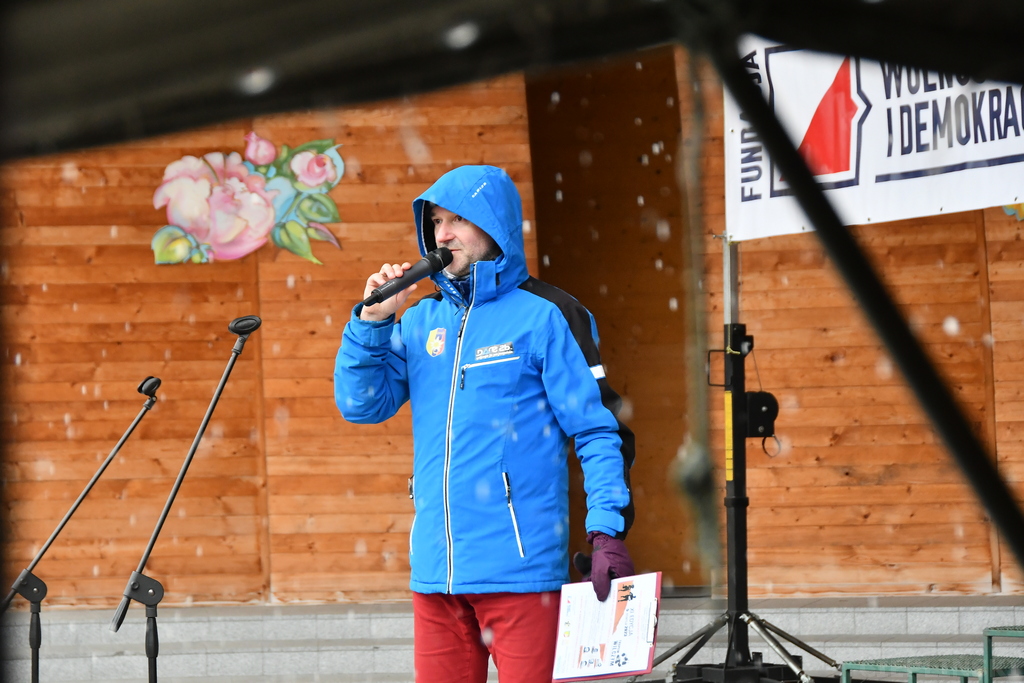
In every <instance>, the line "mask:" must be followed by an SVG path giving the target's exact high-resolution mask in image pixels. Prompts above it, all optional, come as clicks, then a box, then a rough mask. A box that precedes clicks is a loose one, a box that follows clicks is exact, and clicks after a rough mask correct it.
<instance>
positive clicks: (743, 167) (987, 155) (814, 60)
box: [725, 37, 1024, 240]
mask: <svg viewBox="0 0 1024 683" xmlns="http://www.w3.org/2000/svg"><path fill="white" fill-rule="evenodd" d="M741 50H742V52H741V54H744V55H746V56H745V58H744V63H745V65H746V68H747V73H748V74H749V75H750V77H751V79H752V80H753V81H754V83H756V84H758V85H759V86H760V88H761V92H762V93H763V94H764V96H765V98H766V99H767V101H768V103H769V106H770V107H771V108H772V109H773V110H774V111H775V114H776V116H778V118H779V120H780V121H781V122H782V125H783V127H784V128H785V129H786V130H787V132H788V133H789V135H790V138H791V139H792V140H793V142H794V144H796V145H797V148H798V149H799V150H800V152H801V154H802V155H803V157H804V159H806V160H807V162H808V165H809V166H810V168H811V171H812V173H814V174H815V177H816V179H817V181H818V183H819V184H820V185H821V186H822V188H823V189H824V190H825V194H826V196H827V197H828V198H829V201H831V202H832V205H833V206H834V207H835V208H836V211H837V212H838V213H839V217H840V219H841V220H842V221H843V223H845V224H846V225H857V224H862V223H878V222H882V221H892V220H900V219H903V218H914V217H917V216H930V215H935V214H941V213H951V212H954V211H968V210H971V209H980V208H985V207H990V206H1001V205H1007V204H1016V203H1019V202H1021V201H1024V200H1022V199H1021V197H1024V92H1022V88H1021V86H1020V85H1011V84H1007V83H995V82H988V81H981V80H976V79H973V78H967V77H964V76H958V75H956V74H940V73H937V72H935V71H924V70H921V69H917V68H908V67H904V66H902V65H897V64H887V63H882V64H880V63H878V62H872V61H868V60H864V59H858V58H856V57H843V56H840V55H827V54H822V53H818V52H811V51H808V50H799V49H793V48H789V47H786V46H783V45H778V44H775V43H769V42H767V41H765V40H763V39H761V38H756V37H748V38H745V39H744V40H743V42H742V43H741ZM725 192H726V201H725V217H726V221H725V223H726V231H727V232H728V234H729V238H730V239H731V240H748V239H754V238H757V237H768V236H771V235H786V234H791V233H797V232H802V231H805V230H810V229H812V226H811V225H810V222H809V220H808V219H807V217H806V216H805V215H804V213H803V210H801V209H800V207H799V205H798V204H797V202H796V199H795V198H794V197H793V195H792V191H791V190H790V188H789V187H788V185H787V184H786V179H785V178H783V177H781V175H780V173H779V170H778V169H777V168H776V167H775V165H774V164H773V163H772V160H771V158H770V157H769V155H768V154H767V152H766V150H765V149H764V146H763V144H762V143H761V141H760V138H759V137H758V134H757V131H755V130H754V127H753V126H752V125H751V124H750V123H749V122H748V121H745V120H744V116H743V113H742V112H741V111H740V110H739V109H738V107H737V106H736V103H735V102H734V101H733V99H732V97H731V96H730V95H729V94H728V93H726V95H725Z"/></svg>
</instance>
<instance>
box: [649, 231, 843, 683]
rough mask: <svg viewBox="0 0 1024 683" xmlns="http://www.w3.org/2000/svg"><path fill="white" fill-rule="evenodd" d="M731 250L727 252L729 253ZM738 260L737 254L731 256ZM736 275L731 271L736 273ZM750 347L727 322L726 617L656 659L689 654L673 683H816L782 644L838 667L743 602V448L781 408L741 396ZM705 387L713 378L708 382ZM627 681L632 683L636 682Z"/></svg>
mask: <svg viewBox="0 0 1024 683" xmlns="http://www.w3.org/2000/svg"><path fill="white" fill-rule="evenodd" d="M726 248H727V249H729V246H728V245H727V247H726ZM733 256H735V253H733ZM726 258H727V259H728V258H729V255H728V254H727V255H726ZM733 272H735V269H734V268H733ZM753 349H754V338H753V337H752V336H750V335H748V334H747V328H746V325H742V324H739V323H726V325H725V349H724V351H723V353H724V363H723V365H724V374H725V380H724V383H723V384H722V385H719V386H722V387H723V388H724V389H725V509H726V533H727V539H728V541H727V542H728V545H727V548H726V561H727V563H728V566H727V570H728V575H727V588H728V604H727V609H726V612H725V613H724V614H722V615H721V616H719V617H718V618H717V619H715V620H714V621H712V622H711V623H709V624H708V625H707V626H705V627H704V628H702V629H700V630H699V631H697V632H695V633H693V634H691V635H690V636H689V637H687V638H685V639H684V640H682V641H680V642H679V643H677V644H676V645H674V646H673V647H671V648H670V649H669V650H667V651H666V652H664V653H662V654H661V655H659V656H658V657H657V658H655V660H654V666H658V665H659V664H662V663H663V662H665V661H668V660H669V659H670V658H672V657H673V656H674V655H676V654H677V653H678V652H679V651H681V650H682V649H683V648H686V647H687V646H689V649H688V650H687V651H686V653H685V654H684V655H683V656H682V657H681V658H680V659H679V661H678V662H676V664H675V665H674V667H673V668H674V672H673V675H672V679H671V680H672V681H675V682H677V683H701V682H708V683H758V682H759V681H761V680H763V679H767V680H772V681H799V683H813V679H812V677H811V676H810V675H808V674H807V673H806V672H805V671H804V669H803V661H802V657H801V656H798V655H792V654H790V653H789V652H788V651H787V650H786V648H785V647H784V646H783V645H782V643H781V642H779V639H780V638H781V639H782V640H785V641H787V642H789V643H790V644H792V645H794V646H796V647H798V648H800V649H801V650H803V651H804V652H806V653H808V654H811V655H813V656H815V657H817V658H818V659H820V660H821V661H823V662H825V663H826V664H828V665H829V666H831V667H833V668H835V669H837V670H838V669H839V668H840V664H839V662H837V661H835V660H834V659H832V658H830V657H828V656H827V655H825V654H823V653H821V652H819V651H818V650H816V649H814V648H813V647H811V646H810V645H808V644H807V643H805V642H803V641H801V640H800V639H798V638H796V637H795V636H793V635H790V634H789V633H786V632H785V631H783V630H782V629H780V628H779V627H778V626H775V625H774V624H772V623H770V622H768V621H765V620H764V619H762V618H761V617H759V616H757V615H756V614H754V613H753V612H751V611H750V609H749V604H748V600H747V506H748V505H749V503H750V501H749V499H748V498H747V490H746V486H747V472H746V468H747V450H746V440H747V439H748V438H756V437H762V438H767V437H772V436H775V418H776V417H778V414H779V404H778V401H776V400H775V397H774V396H772V395H771V394H770V393H767V392H764V391H749V392H748V391H747V390H746V372H745V367H744V362H745V360H746V357H747V355H749V354H750V352H751V351H753ZM709 381H710V380H709ZM724 627H728V633H729V638H728V645H727V647H726V655H725V660H724V662H722V663H721V664H712V665H698V664H689V661H690V660H691V659H692V658H693V656H694V655H696V654H697V652H699V651H700V650H701V648H703V647H704V646H705V645H707V644H708V642H709V641H710V640H711V638H712V637H713V636H714V635H715V634H716V633H718V632H719V631H720V630H721V629H722V628H724ZM748 629H750V630H753V631H754V632H755V633H756V634H757V635H758V636H759V637H760V638H761V639H762V640H763V641H764V642H765V643H766V644H767V645H768V647H770V648H771V649H772V650H773V651H774V652H775V653H776V654H777V655H778V656H779V658H780V659H782V661H783V662H784V664H766V663H765V662H764V661H763V660H762V659H761V657H760V655H759V654H757V653H755V655H754V656H751V653H750V639H749V635H750V634H749V632H748ZM631 680H634V681H635V680H636V678H635V677H634V678H633V679H631Z"/></svg>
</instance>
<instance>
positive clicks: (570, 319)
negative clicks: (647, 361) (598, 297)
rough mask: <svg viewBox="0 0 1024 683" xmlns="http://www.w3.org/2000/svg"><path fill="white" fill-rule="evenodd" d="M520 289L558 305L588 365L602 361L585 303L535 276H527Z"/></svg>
mask: <svg viewBox="0 0 1024 683" xmlns="http://www.w3.org/2000/svg"><path fill="white" fill-rule="evenodd" d="M519 289H522V290H524V291H527V292H530V293H531V294H534V295H536V296H539V297H540V298H542V299H545V300H547V301H550V302H551V303H553V304H554V305H555V306H557V307H558V310H559V311H561V312H562V315H563V316H564V317H565V321H566V322H567V323H568V324H569V329H570V330H571V331H572V336H573V337H574V338H575V339H576V343H577V344H579V345H580V349H582V350H583V357H584V358H586V359H587V365H591V366H594V365H598V364H599V363H600V362H601V353H600V351H598V348H597V341H595V339H594V335H593V329H592V327H591V325H590V312H589V311H588V310H587V309H586V307H585V306H584V305H583V304H581V303H580V302H579V301H577V300H576V299H574V298H573V297H572V296H570V295H569V294H567V293H565V292H563V291H562V290H561V289H559V288H558V287H555V286H554V285H549V284H548V283H546V282H543V281H541V280H538V279H537V278H535V277H530V278H527V280H526V282H524V283H523V284H521V285H519Z"/></svg>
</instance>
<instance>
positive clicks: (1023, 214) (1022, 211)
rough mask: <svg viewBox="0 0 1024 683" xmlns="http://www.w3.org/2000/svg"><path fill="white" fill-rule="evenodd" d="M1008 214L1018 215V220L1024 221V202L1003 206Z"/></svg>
mask: <svg viewBox="0 0 1024 683" xmlns="http://www.w3.org/2000/svg"><path fill="white" fill-rule="evenodd" d="M1003 212H1004V213H1006V215H1007V216H1016V217H1017V220H1019V221H1024V204H1010V205H1009V206H1004V207H1003Z"/></svg>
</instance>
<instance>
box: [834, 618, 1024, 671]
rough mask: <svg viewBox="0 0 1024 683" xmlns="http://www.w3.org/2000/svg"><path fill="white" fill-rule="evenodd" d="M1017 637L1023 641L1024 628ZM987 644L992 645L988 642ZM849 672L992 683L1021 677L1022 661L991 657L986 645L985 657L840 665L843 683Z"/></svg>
mask: <svg viewBox="0 0 1024 683" xmlns="http://www.w3.org/2000/svg"><path fill="white" fill-rule="evenodd" d="M993 635H994V636H998V635H1002V634H1001V633H1000V634H993ZM1011 637H1013V636H1011ZM1020 637H1024V627H1022V632H1021V636H1020ZM986 642H987V643H989V644H991V640H986ZM852 671H887V672H890V673H905V674H907V683H917V677H918V676H919V675H931V676H956V677H957V678H959V679H960V683H967V679H968V678H976V679H978V683H992V681H993V679H996V678H1002V677H1004V676H1013V675H1021V674H1024V657H996V656H993V655H992V653H991V645H989V647H988V648H987V649H986V650H985V654H984V655H922V656H919V657H891V658H889V659H865V660H861V661H853V662H843V668H842V672H843V675H842V683H851V675H850V673H851V672H852Z"/></svg>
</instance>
